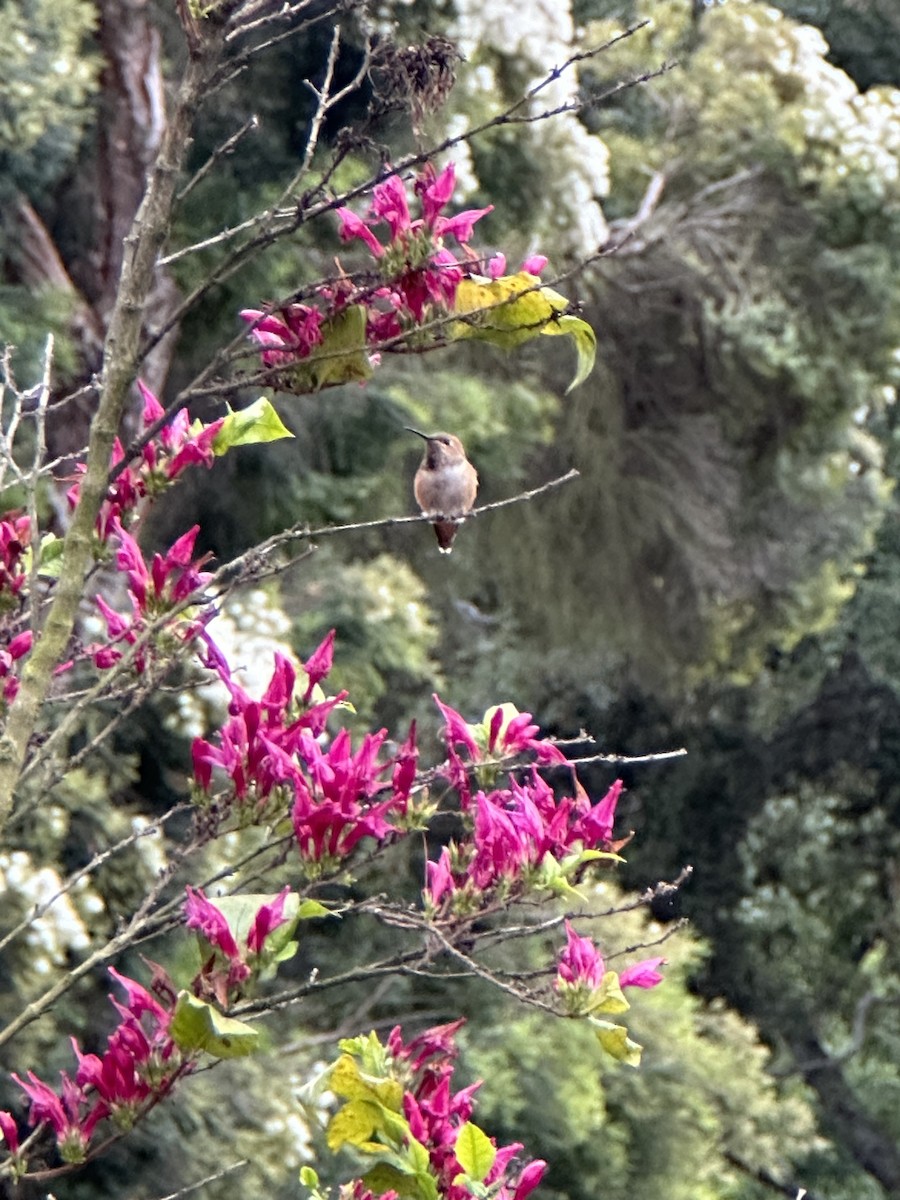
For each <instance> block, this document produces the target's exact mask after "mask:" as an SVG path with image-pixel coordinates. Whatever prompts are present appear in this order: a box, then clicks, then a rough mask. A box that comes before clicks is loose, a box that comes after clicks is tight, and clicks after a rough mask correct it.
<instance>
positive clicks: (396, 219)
mask: <svg viewBox="0 0 900 1200" xmlns="http://www.w3.org/2000/svg"><path fill="white" fill-rule="evenodd" d="M338 211H339V212H341V211H346V210H341V209H339V210H338ZM369 213H370V218H374V220H375V221H385V222H386V223H387V225H388V227H389V228H390V231H391V241H392V242H395V241H397V239H398V238H399V237H400V235H401V234H402V233H405V232H406V231H407V230H408V229H409V228H410V227H411V225H412V221H411V220H410V216H409V205H408V204H407V202H406V188H405V187H404V186H403V183H402V181H401V180H400V179H399V178H398V177H397V176H396V175H391V176H390V178H388V179H386V180H385V181H384V183H379V184H377V185H376V187H375V188H374V189H373V190H372V205H371V208H370V209H369ZM358 236H361V235H358ZM370 248H371V247H370ZM376 257H377V255H376Z"/></svg>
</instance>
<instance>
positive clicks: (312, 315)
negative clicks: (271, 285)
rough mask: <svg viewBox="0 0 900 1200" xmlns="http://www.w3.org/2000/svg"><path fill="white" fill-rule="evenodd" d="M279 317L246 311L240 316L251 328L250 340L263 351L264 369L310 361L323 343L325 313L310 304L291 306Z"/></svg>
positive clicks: (254, 309) (279, 311)
mask: <svg viewBox="0 0 900 1200" xmlns="http://www.w3.org/2000/svg"><path fill="white" fill-rule="evenodd" d="M278 314H279V315H275V314H274V313H266V312H263V311H262V310H260V309H258V308H245V309H242V310H241V312H240V313H239V316H240V317H241V319H242V320H243V321H246V322H247V324H248V325H250V327H251V328H250V336H251V337H252V338H253V340H254V341H255V342H256V343H257V345H259V346H261V347H262V361H263V366H265V367H281V366H286V365H288V364H290V363H292V362H295V361H296V360H297V359H302V358H308V357H309V356H310V354H311V353H312V351H313V348H314V347H315V346H318V345H320V344H321V342H322V321H323V319H324V318H323V314H322V312H321V311H320V310H319V309H318V308H315V307H312V306H311V305H308V304H288V305H287V306H286V307H284V308H282V309H279V310H278Z"/></svg>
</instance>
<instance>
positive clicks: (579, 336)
mask: <svg viewBox="0 0 900 1200" xmlns="http://www.w3.org/2000/svg"><path fill="white" fill-rule="evenodd" d="M541 333H546V334H548V335H549V336H551V337H552V336H558V335H559V334H563V335H564V336H565V337H570V338H571V339H572V341H573V342H574V343H575V353H576V354H577V355H578V370H577V371H576V372H575V378H574V379H573V380H572V382H571V383H570V384H569V386H568V387H567V388H566V395H568V394H569V392H571V391H572V389H573V388H577V387H578V385H579V384H580V383H584V381H585V380H586V379H587V377H588V375H590V373H591V371H593V369H594V360H595V359H596V357H597V335H596V334H595V333H594V331H593V329H592V328H591V327H590V325H588V323H587V321H582V319H581V317H573V316H572V315H571V314H569V315H567V316H564V317H558V318H557V319H556V320H555V321H550V322H548V324H547V325H545V327H544V328H543V329H542V330H541Z"/></svg>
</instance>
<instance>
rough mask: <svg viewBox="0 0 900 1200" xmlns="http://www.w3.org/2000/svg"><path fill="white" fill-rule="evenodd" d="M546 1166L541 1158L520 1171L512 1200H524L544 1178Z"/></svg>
mask: <svg viewBox="0 0 900 1200" xmlns="http://www.w3.org/2000/svg"><path fill="white" fill-rule="evenodd" d="M546 1170H547V1164H546V1163H545V1162H544V1160H543V1159H542V1158H536V1159H534V1160H533V1161H532V1162H530V1163H529V1164H528V1166H527V1167H525V1169H524V1170H523V1171H522V1173H521V1175H520V1176H519V1178H518V1181H517V1183H516V1189H515V1191H514V1192H513V1200H526V1197H527V1196H530V1195H531V1193H532V1192H533V1191H534V1189H535V1188H536V1187H537V1186H538V1184H539V1183H540V1182H541V1180H542V1179H543V1178H544V1173H545V1171H546Z"/></svg>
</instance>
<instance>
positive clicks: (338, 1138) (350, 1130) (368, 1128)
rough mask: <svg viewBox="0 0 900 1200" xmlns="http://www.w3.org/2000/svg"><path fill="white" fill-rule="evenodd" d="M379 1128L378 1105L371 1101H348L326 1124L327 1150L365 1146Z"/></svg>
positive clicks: (379, 1112) (379, 1109) (379, 1114)
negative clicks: (346, 1146)
mask: <svg viewBox="0 0 900 1200" xmlns="http://www.w3.org/2000/svg"><path fill="white" fill-rule="evenodd" d="M380 1126H381V1108H380V1105H378V1104H375V1103H373V1102H372V1101H371V1100H348V1101H347V1103H346V1104H345V1105H344V1106H343V1108H341V1109H339V1110H338V1112H336V1113H335V1114H334V1116H333V1117H332V1118H331V1120H330V1121H329V1122H328V1129H327V1131H326V1139H327V1141H328V1148H329V1150H335V1151H336V1150H340V1148H341V1146H345V1145H348V1144H349V1145H351V1146H365V1145H366V1143H368V1142H371V1141H372V1137H373V1135H374V1134H375V1133H376V1132H377V1131H378V1129H379V1128H380Z"/></svg>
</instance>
